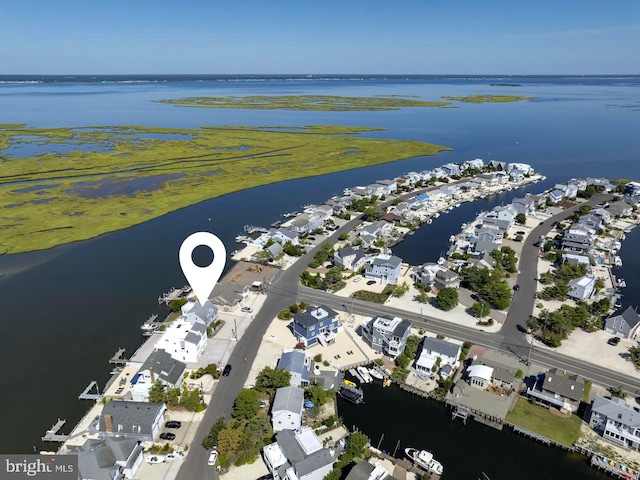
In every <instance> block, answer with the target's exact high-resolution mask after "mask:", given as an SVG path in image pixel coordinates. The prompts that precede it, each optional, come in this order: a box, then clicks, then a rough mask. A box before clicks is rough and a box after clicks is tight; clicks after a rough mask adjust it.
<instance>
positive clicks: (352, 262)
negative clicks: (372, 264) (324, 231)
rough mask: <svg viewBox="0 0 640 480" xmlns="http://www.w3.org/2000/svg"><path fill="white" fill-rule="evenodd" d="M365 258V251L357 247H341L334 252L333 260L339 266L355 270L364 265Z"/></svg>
mask: <svg viewBox="0 0 640 480" xmlns="http://www.w3.org/2000/svg"><path fill="white" fill-rule="evenodd" d="M365 260H366V256H365V254H364V251H363V250H361V249H360V248H357V247H345V248H341V249H340V250H338V251H337V252H336V253H334V254H333V261H334V263H335V264H336V265H337V266H338V267H342V268H346V269H348V270H353V271H355V270H358V269H359V268H360V267H362V266H363V265H364V262H365Z"/></svg>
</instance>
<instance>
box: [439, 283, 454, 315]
mask: <svg viewBox="0 0 640 480" xmlns="http://www.w3.org/2000/svg"><path fill="white" fill-rule="evenodd" d="M436 305H437V306H438V308H439V309H440V310H444V311H445V312H448V311H449V310H452V309H453V308H454V307H455V306H456V305H458V291H457V290H456V289H455V288H451V287H445V288H442V289H440V291H439V292H438V295H437V296H436Z"/></svg>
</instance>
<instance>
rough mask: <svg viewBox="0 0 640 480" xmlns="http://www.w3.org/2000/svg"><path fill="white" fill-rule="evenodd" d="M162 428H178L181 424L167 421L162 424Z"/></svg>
mask: <svg viewBox="0 0 640 480" xmlns="http://www.w3.org/2000/svg"><path fill="white" fill-rule="evenodd" d="M164 426H165V427H167V428H180V427H181V426H182V422H178V421H176V420H169V421H168V422H167V423H165V424H164Z"/></svg>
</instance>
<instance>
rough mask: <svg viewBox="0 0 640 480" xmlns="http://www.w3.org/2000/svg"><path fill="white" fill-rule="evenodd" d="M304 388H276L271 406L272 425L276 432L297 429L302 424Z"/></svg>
mask: <svg viewBox="0 0 640 480" xmlns="http://www.w3.org/2000/svg"><path fill="white" fill-rule="evenodd" d="M303 405H304V390H303V389H302V388H300V387H292V386H290V387H282V388H278V389H277V390H276V394H275V397H274V398H273V406H272V407H271V425H272V426H273V431H274V432H281V431H282V430H295V429H297V428H300V425H301V424H302V409H303Z"/></svg>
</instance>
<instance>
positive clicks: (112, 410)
mask: <svg viewBox="0 0 640 480" xmlns="http://www.w3.org/2000/svg"><path fill="white" fill-rule="evenodd" d="M166 409H167V407H166V406H165V405H164V403H147V402H120V401H113V402H109V403H105V405H104V407H103V408H102V414H101V415H100V419H99V421H98V431H99V432H101V433H102V434H104V435H106V436H109V437H112V436H116V437H124V438H132V439H135V440H142V441H147V440H148V441H153V440H154V439H155V438H157V436H158V432H159V431H160V427H162V424H163V423H164V412H165V410H166Z"/></svg>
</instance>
